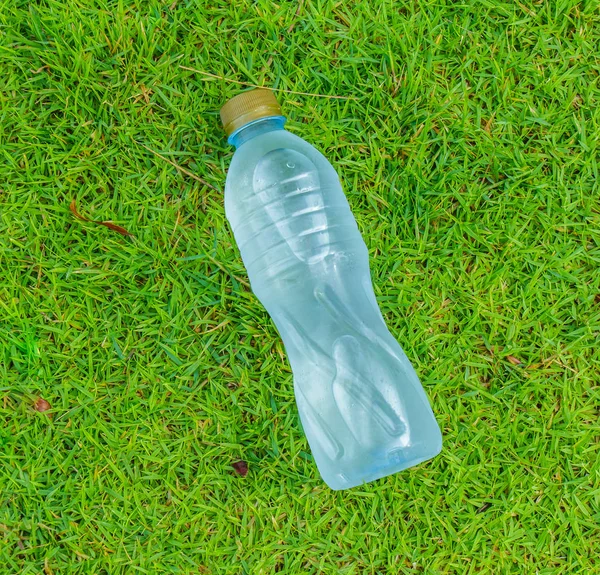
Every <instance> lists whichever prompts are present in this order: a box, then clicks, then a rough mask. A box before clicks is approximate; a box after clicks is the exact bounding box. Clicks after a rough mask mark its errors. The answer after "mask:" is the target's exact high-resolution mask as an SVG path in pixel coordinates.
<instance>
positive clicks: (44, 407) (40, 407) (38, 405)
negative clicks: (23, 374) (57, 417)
mask: <svg viewBox="0 0 600 575" xmlns="http://www.w3.org/2000/svg"><path fill="white" fill-rule="evenodd" d="M33 408H34V409H35V410H36V411H39V412H40V413H44V411H48V410H49V409H52V407H51V405H50V404H49V403H48V402H47V401H46V400H45V399H42V398H41V397H38V398H37V399H36V400H35V403H34V404H33Z"/></svg>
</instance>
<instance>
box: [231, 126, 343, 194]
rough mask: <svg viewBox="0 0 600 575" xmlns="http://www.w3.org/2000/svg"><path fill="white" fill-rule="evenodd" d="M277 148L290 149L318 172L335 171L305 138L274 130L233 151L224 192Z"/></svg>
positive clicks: (242, 179)
mask: <svg viewBox="0 0 600 575" xmlns="http://www.w3.org/2000/svg"><path fill="white" fill-rule="evenodd" d="M278 149H285V150H292V151H293V152H295V153H296V154H301V155H302V156H304V157H305V158H307V159H308V160H309V161H310V162H311V163H312V164H314V165H315V166H316V168H317V170H318V171H319V172H323V171H324V172H327V173H329V174H330V175H331V173H332V172H333V173H335V170H334V169H333V166H331V164H330V163H329V161H328V160H327V158H325V156H324V155H323V154H322V153H321V152H319V151H318V150H317V149H316V148H315V147H314V146H312V145H311V144H309V143H308V142H307V141H306V140H304V139H302V138H301V137H299V136H297V135H296V134H292V133H291V132H288V131H287V130H276V131H273V132H267V133H265V134H261V135H259V136H256V137H255V138H253V139H252V140H249V141H247V142H245V143H244V144H242V145H241V146H240V147H239V148H238V149H237V150H236V151H235V153H234V155H233V158H232V160H231V164H230V166H229V170H228V172H227V181H226V184H225V192H226V193H227V189H228V188H230V187H231V186H232V185H236V187H237V186H238V185H239V184H240V183H243V182H244V178H245V177H247V175H248V174H251V173H253V172H254V170H255V168H256V166H257V165H258V163H259V162H260V161H261V159H262V158H263V157H264V156H265V155H267V154H269V153H270V152H272V151H274V150H278Z"/></svg>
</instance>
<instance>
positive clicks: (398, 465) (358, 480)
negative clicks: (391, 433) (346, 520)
mask: <svg viewBox="0 0 600 575" xmlns="http://www.w3.org/2000/svg"><path fill="white" fill-rule="evenodd" d="M441 450H442V441H441V438H440V441H439V442H438V443H436V444H434V445H428V446H427V448H425V446H423V445H415V446H413V447H412V449H408V450H407V449H399V450H394V451H391V452H386V453H384V454H381V455H380V456H375V457H372V458H368V461H366V462H365V461H364V460H363V464H362V465H360V466H357V468H356V469H353V470H352V473H348V472H345V473H344V472H341V473H335V474H331V473H321V476H322V477H323V480H324V481H325V483H326V484H327V486H328V487H329V488H330V489H332V490H333V491H341V490H343V489H351V488H352V487H358V486H360V485H364V484H365V483H370V482H371V481H375V480H377V479H381V478H383V477H387V476H388V475H393V474H394V473H399V472H400V471H404V470H405V469H408V468H410V467H414V466H416V465H419V464H420V463H423V462H424V461H428V460H429V459H433V458H434V457H435V456H436V455H438V454H439V453H440V451H441ZM365 459H367V458H365ZM365 463H367V464H365Z"/></svg>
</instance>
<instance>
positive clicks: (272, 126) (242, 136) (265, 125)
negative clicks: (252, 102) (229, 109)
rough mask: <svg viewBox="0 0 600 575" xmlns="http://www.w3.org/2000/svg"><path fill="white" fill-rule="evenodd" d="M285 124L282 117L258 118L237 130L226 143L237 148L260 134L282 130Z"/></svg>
mask: <svg viewBox="0 0 600 575" xmlns="http://www.w3.org/2000/svg"><path fill="white" fill-rule="evenodd" d="M284 124H285V117H284V116H267V117H265V118H259V119H258V120H254V121H253V122H249V123H248V124H246V125H245V126H242V127H241V128H238V129H237V130H236V131H235V132H233V134H231V136H229V138H227V141H228V142H229V143H230V144H232V145H233V146H235V147H236V148H239V147H240V146H241V145H242V144H243V143H245V142H247V141H248V140H251V139H252V138H254V137H256V136H260V134H266V133H267V132H273V131H275V130H283V125H284Z"/></svg>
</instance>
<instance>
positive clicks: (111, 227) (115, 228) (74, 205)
mask: <svg viewBox="0 0 600 575" xmlns="http://www.w3.org/2000/svg"><path fill="white" fill-rule="evenodd" d="M69 210H71V213H72V214H73V215H74V216H75V217H76V218H77V219H78V220H81V221H82V222H90V223H92V224H98V225H99V226H104V227H105V228H108V229H109V230H112V231H113V232H117V233H118V234H121V235H122V236H130V237H131V236H133V234H132V233H131V232H128V231H127V230H126V229H125V228H124V227H123V226H118V225H117V224H113V223H112V222H110V221H106V222H102V221H99V220H90V218H86V217H85V216H84V215H82V214H81V213H80V212H79V211H77V203H76V201H75V200H73V201H72V202H71V203H70V204H69Z"/></svg>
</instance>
